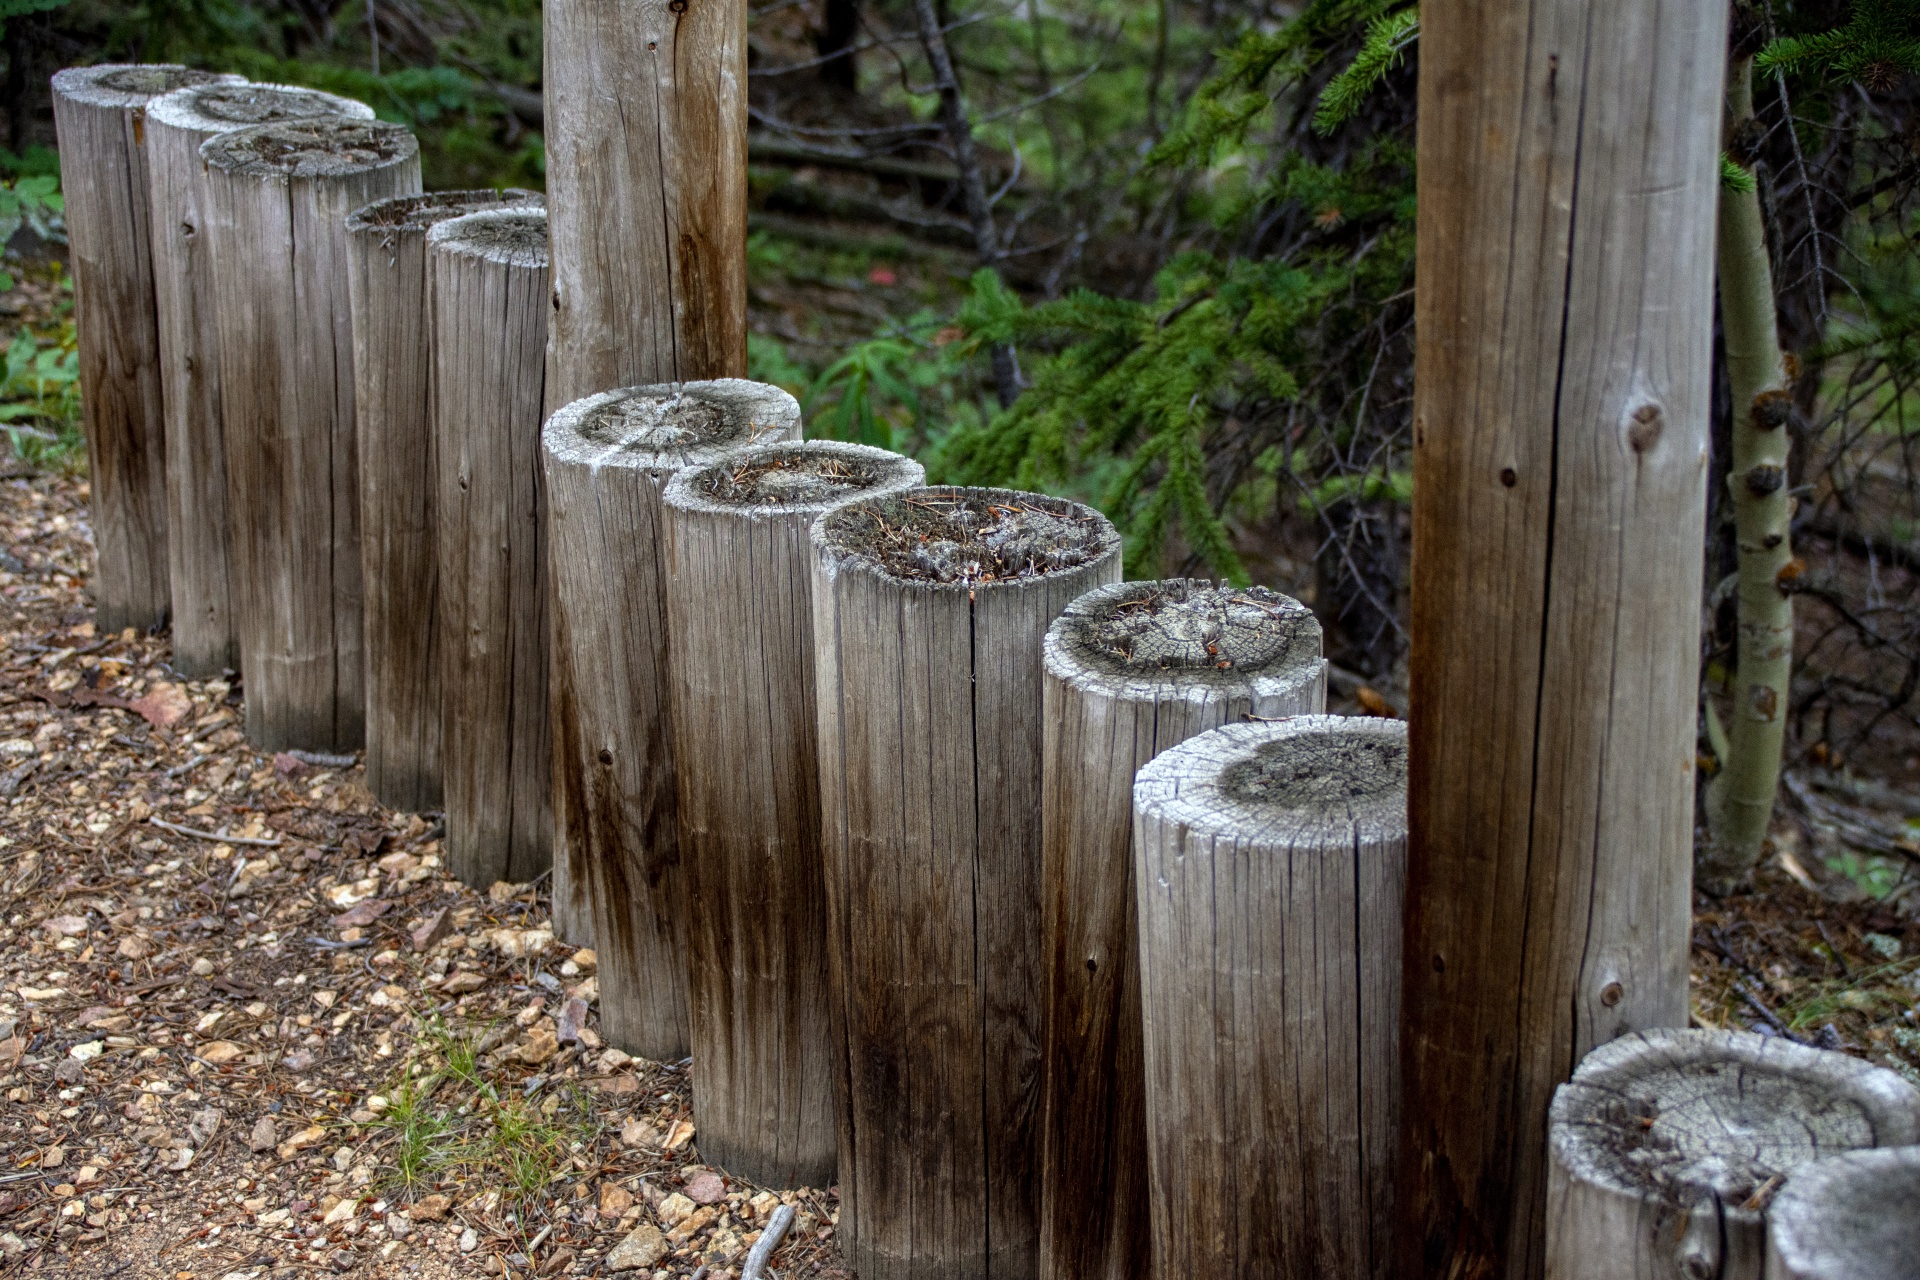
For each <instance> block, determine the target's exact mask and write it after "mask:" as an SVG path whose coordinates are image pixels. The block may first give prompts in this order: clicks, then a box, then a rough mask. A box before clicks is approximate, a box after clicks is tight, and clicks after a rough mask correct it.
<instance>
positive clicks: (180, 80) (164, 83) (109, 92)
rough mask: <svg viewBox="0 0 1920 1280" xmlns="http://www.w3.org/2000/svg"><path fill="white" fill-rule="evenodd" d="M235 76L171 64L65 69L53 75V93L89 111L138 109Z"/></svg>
mask: <svg viewBox="0 0 1920 1280" xmlns="http://www.w3.org/2000/svg"><path fill="white" fill-rule="evenodd" d="M239 79H240V77H239V76H234V75H224V74H221V73H219V72H215V71H196V70H194V69H193V68H192V67H182V66H178V65H176V64H173V63H132V64H129V63H110V64H106V65H103V66H97V67H68V68H67V69H66V70H64V71H58V72H55V73H54V77H53V91H54V92H55V93H56V94H58V95H60V96H61V97H63V98H66V99H68V100H69V101H73V102H81V103H85V104H86V105H88V106H90V107H138V106H144V105H145V104H146V103H147V101H148V99H150V98H157V97H159V96H160V95H161V94H163V93H172V92H173V91H174V90H175V89H185V88H189V87H191V86H193V85H208V84H220V83H231V82H234V81H238V80H239Z"/></svg>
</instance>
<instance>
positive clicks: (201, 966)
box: [193, 956, 213, 978]
mask: <svg viewBox="0 0 1920 1280" xmlns="http://www.w3.org/2000/svg"><path fill="white" fill-rule="evenodd" d="M212 972H213V961H211V960H209V959H207V958H206V957H205V956H201V957H200V958H199V959H198V960H195V961H194V962H193V973H194V976H195V977H198V978H204V977H206V976H208V975H209V974H211V973H212Z"/></svg>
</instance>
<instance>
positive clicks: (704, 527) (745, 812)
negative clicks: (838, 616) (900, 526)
mask: <svg viewBox="0 0 1920 1280" xmlns="http://www.w3.org/2000/svg"><path fill="white" fill-rule="evenodd" d="M925 479H926V472H925V470H924V469H923V468H922V467H921V466H920V464H919V463H917V462H911V461H909V460H908V459H906V458H903V457H901V456H900V455H898V454H895V453H888V452H886V451H885V450H881V449H870V448H867V447H865V446H863V445H855V444H838V443H835V442H832V441H813V442H811V443H807V444H776V445H761V446H757V447H755V448H751V449H744V450H741V451H740V452H738V453H732V454H728V455H727V456H726V457H724V458H722V459H721V460H720V461H718V462H716V463H712V464H711V465H709V466H705V467H697V468H693V467H690V468H688V469H687V470H685V471H682V472H680V473H679V474H678V475H676V476H674V477H673V479H671V480H669V481H668V482H667V487H666V490H665V492H664V493H663V495H662V503H663V505H664V507H665V512H666V525H667V573H666V587H667V593H666V594H667V652H668V653H669V654H672V655H674V657H673V660H672V661H671V662H670V663H669V664H668V675H669V677H670V684H671V688H672V714H671V716H670V719H671V721H672V724H673V730H674V732H673V763H674V770H673V772H674V779H675V782H676V785H677V788H678V797H679V805H680V856H681V863H682V865H683V867H684V868H685V870H686V888H687V1004H688V1021H689V1025H690V1028H691V1030H692V1033H693V1034H692V1040H693V1119H694V1123H695V1124H697V1125H698V1126H699V1132H700V1154H701V1156H702V1158H704V1159H706V1160H707V1161H709V1162H711V1163H713V1164H717V1165H720V1166H722V1167H723V1168H725V1169H727V1170H729V1171H730V1172H732V1173H735V1174H738V1175H740V1176H742V1177H745V1178H748V1179H750V1180H752V1181H754V1182H757V1183H759V1184H760V1185H762V1186H767V1187H824V1186H829V1185H831V1184H832V1182H833V1172H834V1159H835V1145H834V1144H835V1141H836V1139H835V1127H834V1120H833V1054H832V1048H831V1046H832V1036H831V1034H830V1030H831V1019H830V1018H829V1017H828V1014H827V1009H828V998H827V902H826V889H825V886H824V885H823V884H822V883H821V876H822V865H821V855H820V769H819V761H818V757H817V754H816V751H815V744H816V739H817V734H818V732H819V724H818V720H817V717H816V715H815V698H814V686H813V678H814V656H813V565H812V561H813V552H812V545H811V543H810V542H809V541H808V534H809V530H810V529H811V528H812V525H813V522H814V519H815V517H817V516H819V515H820V514H821V513H822V512H824V511H826V510H827V509H828V508H829V507H833V506H836V505H838V504H840V503H842V502H846V501H848V500H849V499H853V498H861V497H875V496H878V495H881V494H886V493H893V492H898V491H900V490H903V489H910V488H912V487H914V486H916V485H918V484H920V483H922V482H923V481H924V480H925ZM721 637H724V640H723V639H721Z"/></svg>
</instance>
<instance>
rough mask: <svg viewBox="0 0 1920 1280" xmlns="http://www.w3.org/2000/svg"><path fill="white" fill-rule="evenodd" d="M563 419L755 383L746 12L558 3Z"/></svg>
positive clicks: (556, 172)
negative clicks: (652, 390)
mask: <svg viewBox="0 0 1920 1280" xmlns="http://www.w3.org/2000/svg"><path fill="white" fill-rule="evenodd" d="M544 14H545V25H546V45H545V52H546V78H545V84H546V100H547V171H546V172H547V192H548V195H549V197H550V199H551V203H552V207H553V333H552V345H551V348H550V350H551V353H552V374H551V376H552V379H553V386H552V388H551V389H550V391H549V396H548V401H547V403H548V405H549V406H550V407H558V406H560V405H563V404H566V403H568V402H570V401H573V400H577V399H579V398H580V397H582V396H588V395H592V394H594V393H596V392H600V391H605V390H607V389H608V388H610V387H630V386H635V385H638V384H642V383H664V382H679V381H691V380H694V379H700V378H726V377H739V376H741V375H742V374H744V373H746V371H747V98H746V93H747V9H746V6H745V5H744V4H740V3H735V2H732V0H728V2H725V3H714V2H712V0H695V2H694V3H691V4H689V3H688V0H548V3H547V4H546V5H545V6H544Z"/></svg>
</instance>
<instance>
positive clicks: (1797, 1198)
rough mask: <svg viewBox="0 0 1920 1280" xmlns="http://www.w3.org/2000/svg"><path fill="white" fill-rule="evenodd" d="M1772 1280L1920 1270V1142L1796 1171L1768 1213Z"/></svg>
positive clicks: (1899, 1276) (1904, 1277)
mask: <svg viewBox="0 0 1920 1280" xmlns="http://www.w3.org/2000/svg"><path fill="white" fill-rule="evenodd" d="M1767 1222H1768V1230H1767V1280H1857V1277H1861V1276H1884V1277H1886V1280H1915V1277H1917V1276H1920V1147H1889V1148H1885V1149H1882V1150H1878V1151H1853V1152H1849V1153H1847V1154H1846V1155H1841V1156H1834V1157H1833V1158H1832V1159H1829V1160H1819V1161H1815V1162H1814V1163H1813V1164H1810V1165H1802V1166H1801V1167H1800V1168H1798V1169H1796V1170H1794V1174H1793V1180H1792V1181H1791V1182H1789V1183H1787V1186H1786V1189H1785V1190H1784V1191H1782V1192H1781V1193H1780V1194H1779V1195H1778V1196H1777V1197H1775V1199H1774V1202H1773V1204H1772V1206H1771V1207H1770V1208H1769V1209H1768V1211H1767Z"/></svg>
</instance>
